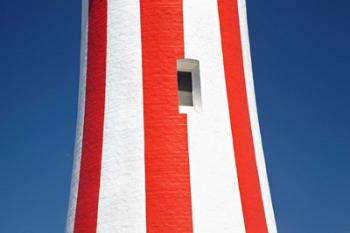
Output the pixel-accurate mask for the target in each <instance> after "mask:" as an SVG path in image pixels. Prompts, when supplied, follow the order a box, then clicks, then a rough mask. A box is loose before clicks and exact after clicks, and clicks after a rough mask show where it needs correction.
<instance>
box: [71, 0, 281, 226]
mask: <svg viewBox="0 0 350 233" xmlns="http://www.w3.org/2000/svg"><path fill="white" fill-rule="evenodd" d="M245 8H246V7H245V1H244V0H217V1H215V0H83V14H82V19H83V20H82V52H81V81H80V90H79V92H80V94H79V110H78V111H79V113H78V123H77V136H76V145H75V158H74V170H73V175H72V185H71V198H70V206H69V213H68V220H67V228H66V233H96V232H98V233H143V232H144V233H146V232H147V233H162V232H166V233H192V232H195V233H213V232H219V233H231V232H237V233H267V232H269V233H276V232H277V230H276V224H275V219H274V213H273V208H272V204H271V197H270V191H269V185H268V179H267V174H266V168H265V161H264V154H263V150H262V143H261V138H260V131H259V123H258V118H257V111H256V103H255V94H254V84H253V77H252V69H251V61H250V51H249V38H248V30H247V21H246V9H245ZM184 58H189V59H194V60H193V61H198V62H199V63H198V64H199V74H196V75H198V77H199V83H198V85H197V84H196V88H195V91H196V93H195V94H194V96H196V101H195V104H196V106H195V107H193V108H191V107H190V108H186V110H185V111H182V110H181V108H179V103H178V90H177V76H176V75H177V60H179V59H184ZM184 61H186V60H184ZM198 92H200V93H198Z"/></svg>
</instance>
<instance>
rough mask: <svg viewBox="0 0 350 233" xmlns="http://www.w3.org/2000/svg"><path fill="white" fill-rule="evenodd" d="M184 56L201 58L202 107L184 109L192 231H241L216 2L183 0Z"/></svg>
mask: <svg viewBox="0 0 350 233" xmlns="http://www.w3.org/2000/svg"><path fill="white" fill-rule="evenodd" d="M184 30H185V57H186V58H193V59H198V60H199V62H200V76H201V77H200V80H201V95H202V109H201V110H200V111H197V110H196V111H193V112H190V113H188V139H189V156H190V172H191V193H192V212H193V226H194V232H195V233H213V232H220V233H232V232H237V233H244V232H245V227H244V220H243V212H242V206H241V200H240V192H239V188H238V179H237V173H236V169H235V166H236V165H235V160H234V151H233V142H232V133H231V126H230V116H229V108H228V100H227V92H226V82H225V74H224V65H223V56H222V49H221V36H220V24H219V15H218V6H217V1H213V0H184Z"/></svg>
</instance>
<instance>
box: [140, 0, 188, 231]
mask: <svg viewBox="0 0 350 233" xmlns="http://www.w3.org/2000/svg"><path fill="white" fill-rule="evenodd" d="M141 29H142V30H141V31H142V59H143V61H142V65H143V91H144V127H145V166H146V212H147V213H146V214H147V232H148V233H160V232H166V233H191V232H192V211H191V193H190V192H191V191H190V175H189V158H188V142H187V118H186V116H185V115H180V114H179V112H178V97H177V78H176V60H177V59H179V58H183V56H184V32H183V15H182V0H171V1H169V0H141Z"/></svg>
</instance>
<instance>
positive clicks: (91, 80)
mask: <svg viewBox="0 0 350 233" xmlns="http://www.w3.org/2000/svg"><path fill="white" fill-rule="evenodd" d="M106 44H107V0H90V3H89V23H88V55H87V56H88V58H87V77H86V97H85V116H84V129H83V143H82V157H81V165H80V166H81V167H80V178H79V190H78V199H77V207H76V217H75V225H74V233H95V232H96V227H97V210H98V198H99V189H100V174H101V157H102V142H103V121H104V108H105V81H106Z"/></svg>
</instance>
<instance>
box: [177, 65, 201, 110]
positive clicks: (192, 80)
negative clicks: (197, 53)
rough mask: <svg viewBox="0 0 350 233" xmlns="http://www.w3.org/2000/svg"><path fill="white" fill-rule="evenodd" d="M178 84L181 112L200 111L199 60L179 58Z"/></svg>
mask: <svg viewBox="0 0 350 233" xmlns="http://www.w3.org/2000/svg"><path fill="white" fill-rule="evenodd" d="M177 84H178V96H179V111H180V113H189V112H192V111H194V110H195V111H199V110H200V109H201V89H200V75H199V61H197V60H194V59H179V60H177Z"/></svg>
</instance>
